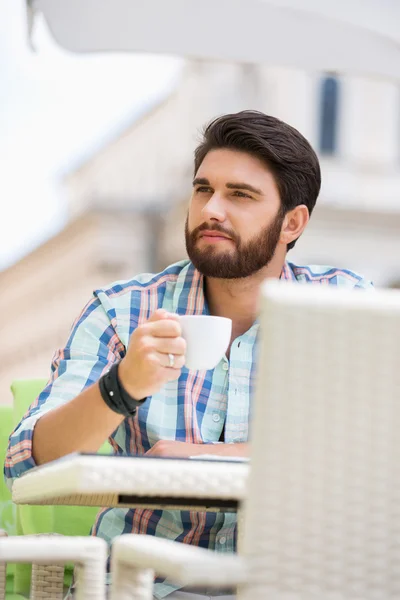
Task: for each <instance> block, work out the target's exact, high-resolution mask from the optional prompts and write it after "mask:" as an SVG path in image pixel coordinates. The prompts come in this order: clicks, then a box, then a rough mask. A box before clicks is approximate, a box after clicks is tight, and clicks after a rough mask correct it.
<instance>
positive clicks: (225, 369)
mask: <svg viewBox="0 0 400 600" xmlns="http://www.w3.org/2000/svg"><path fill="white" fill-rule="evenodd" d="M222 368H223V370H224V371H227V370H228V369H229V365H228V363H227V362H224V364H223V365H222Z"/></svg>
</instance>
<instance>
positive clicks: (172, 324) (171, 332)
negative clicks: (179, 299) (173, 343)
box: [145, 318, 182, 338]
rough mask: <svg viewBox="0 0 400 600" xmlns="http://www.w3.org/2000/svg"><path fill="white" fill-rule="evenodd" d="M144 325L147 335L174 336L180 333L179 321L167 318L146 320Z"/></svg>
mask: <svg viewBox="0 0 400 600" xmlns="http://www.w3.org/2000/svg"><path fill="white" fill-rule="evenodd" d="M145 327H146V334H147V335H152V336H153V337H158V338H175V337H179V336H180V335H181V333H182V329H181V326H180V323H179V321H175V320H173V319H169V318H168V319H167V318H165V319H162V320H160V321H156V322H152V323H150V322H148V323H147V324H146V325H145Z"/></svg>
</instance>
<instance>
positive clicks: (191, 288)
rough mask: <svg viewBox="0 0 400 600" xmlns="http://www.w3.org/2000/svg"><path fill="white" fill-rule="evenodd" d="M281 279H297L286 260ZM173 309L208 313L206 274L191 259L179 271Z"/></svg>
mask: <svg viewBox="0 0 400 600" xmlns="http://www.w3.org/2000/svg"><path fill="white" fill-rule="evenodd" d="M280 279H283V280H286V281H297V279H296V276H295V274H294V272H293V269H292V265H291V264H290V263H288V262H285V264H284V265H283V269H282V272H281V276H280ZM173 309H174V312H176V313H177V314H178V315H208V314H210V313H209V309H208V306H207V301H206V298H205V296H204V276H203V275H202V274H201V273H200V272H199V271H198V270H197V269H196V268H195V267H194V265H193V263H191V262H190V261H188V262H187V264H186V265H185V266H184V267H183V269H182V270H181V272H180V273H179V276H178V279H177V281H176V284H175V291H174V298H173Z"/></svg>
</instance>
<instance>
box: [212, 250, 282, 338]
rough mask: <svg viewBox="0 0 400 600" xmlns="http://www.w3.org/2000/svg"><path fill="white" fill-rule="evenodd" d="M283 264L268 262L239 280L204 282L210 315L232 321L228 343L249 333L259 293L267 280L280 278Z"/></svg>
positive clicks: (256, 308) (255, 312) (258, 300)
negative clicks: (259, 269)
mask: <svg viewBox="0 0 400 600" xmlns="http://www.w3.org/2000/svg"><path fill="white" fill-rule="evenodd" d="M283 265H284V260H282V259H280V260H274V259H273V260H272V261H271V263H270V264H269V265H267V266H266V267H265V268H264V269H262V270H261V271H258V272H257V273H255V274H254V275H252V276H250V277H246V278H243V279H214V278H211V277H207V278H206V280H205V293H206V298H207V303H208V308H209V310H210V314H211V315H216V316H219V317H228V318H229V319H232V338H231V342H232V341H233V340H234V339H235V338H237V337H239V336H240V335H243V334H244V333H245V332H246V331H248V330H249V329H250V327H251V326H252V325H253V323H254V321H255V320H256V319H257V317H258V314H259V302H260V289H261V285H262V283H263V282H264V281H265V280H266V279H267V278H274V279H278V278H279V277H280V276H281V273H282V269H283Z"/></svg>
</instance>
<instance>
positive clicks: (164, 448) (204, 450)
mask: <svg viewBox="0 0 400 600" xmlns="http://www.w3.org/2000/svg"><path fill="white" fill-rule="evenodd" d="M200 454H215V455H216V456H221V457H223V456H243V457H245V458H246V457H248V456H249V446H248V444H191V443H188V442H177V441H176V440H159V441H158V442H156V443H155V444H154V446H153V447H152V448H150V450H149V451H148V452H146V456H163V457H170V458H188V457H189V456H198V455H200Z"/></svg>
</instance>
